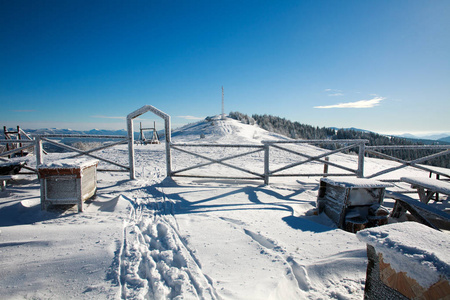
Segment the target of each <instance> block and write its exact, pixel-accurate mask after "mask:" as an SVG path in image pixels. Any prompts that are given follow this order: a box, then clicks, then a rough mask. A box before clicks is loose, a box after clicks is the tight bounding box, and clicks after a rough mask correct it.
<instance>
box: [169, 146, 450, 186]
mask: <svg viewBox="0 0 450 300" xmlns="http://www.w3.org/2000/svg"><path fill="white" fill-rule="evenodd" d="M368 143H369V141H368V140H363V139H360V140H294V141H292V140H283V141H263V145H248V144H188V143H184V144H175V143H172V144H171V145H170V148H171V149H173V150H176V151H179V152H183V153H186V154H190V155H192V156H195V157H198V158H201V159H205V160H207V161H208V162H205V163H201V164H197V165H194V166H190V167H186V168H183V169H180V170H176V171H171V173H170V174H171V176H175V177H176V176H178V177H192V178H220V179H223V178H226V179H259V180H260V179H263V180H264V182H265V184H268V183H269V179H270V177H297V176H356V177H360V178H376V177H379V176H381V175H385V174H388V173H391V172H394V171H396V170H399V169H402V168H405V167H408V166H410V167H414V168H417V169H420V170H423V171H426V172H430V173H435V174H436V175H441V176H445V177H448V178H450V174H449V173H443V172H441V171H439V170H436V169H433V168H431V167H428V166H424V165H421V164H420V163H423V162H425V161H429V160H431V159H434V158H437V157H441V156H444V155H448V154H450V145H408V146H399V145H394V146H367V145H366V144H368ZM288 144H291V145H292V144H309V145H333V144H334V145H339V146H340V148H338V149H334V150H326V149H322V150H323V151H325V152H324V153H321V154H319V155H308V154H306V153H304V152H302V151H299V150H293V149H289V148H286V146H285V145H288ZM185 147H204V148H214V147H220V148H256V150H253V151H248V152H244V153H240V154H235V155H231V156H228V157H225V158H220V159H217V158H210V157H206V156H205V155H202V154H199V153H194V152H192V151H189V150H186V149H183V148H185ZM272 148H273V149H277V150H280V151H284V152H287V153H290V154H294V155H296V156H299V157H301V158H304V159H303V160H298V161H292V162H291V163H290V164H287V165H285V166H282V167H278V168H277V169H270V166H271V160H270V149H272ZM350 149H357V151H355V152H357V153H358V159H357V164H356V167H355V168H351V167H348V166H344V165H342V164H339V163H336V162H331V161H329V160H328V157H329V156H330V155H333V154H336V153H339V152H345V151H348V150H350ZM383 150H410V151H418V150H437V151H439V150H442V151H440V152H439V153H435V154H431V155H426V156H424V157H421V158H417V159H414V160H411V161H408V160H404V159H400V158H397V157H395V156H392V155H388V154H385V153H381V152H380V151H383ZM257 152H264V162H263V164H264V173H262V174H260V173H256V172H253V171H250V170H248V169H245V168H243V167H238V166H234V165H231V164H228V163H226V161H228V160H231V159H234V158H239V157H243V156H246V155H250V154H254V153H257ZM367 154H371V155H374V156H378V157H381V158H383V159H388V160H392V161H395V162H398V163H400V165H399V166H395V167H391V168H387V169H385V170H382V171H379V172H377V173H374V174H370V175H368V176H365V174H364V161H365V156H366V155H367ZM311 162H319V163H322V164H324V166H326V168H324V172H323V173H311V172H310V173H287V172H284V173H281V172H282V171H286V170H289V169H292V168H294V167H298V166H302V165H305V164H307V163H311ZM213 164H220V165H223V166H226V167H230V168H232V169H236V170H239V171H242V172H245V173H247V174H250V175H252V177H224V176H206V175H201V174H192V175H188V174H185V173H184V172H186V171H191V170H194V169H198V168H201V167H205V166H208V165H213ZM419 164H420V165H419ZM328 166H332V167H335V168H338V169H340V170H343V171H345V172H346V173H344V172H342V173H337V172H334V173H329V172H328V171H325V170H327V169H328ZM384 180H385V181H395V180H389V179H384Z"/></svg>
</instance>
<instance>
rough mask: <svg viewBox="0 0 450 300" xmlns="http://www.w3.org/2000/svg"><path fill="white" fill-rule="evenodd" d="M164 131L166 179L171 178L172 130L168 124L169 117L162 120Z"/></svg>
mask: <svg viewBox="0 0 450 300" xmlns="http://www.w3.org/2000/svg"><path fill="white" fill-rule="evenodd" d="M164 131H165V136H166V172H167V177H172V155H171V143H172V128H171V124H170V116H169V115H168V116H167V117H166V118H165V119H164Z"/></svg>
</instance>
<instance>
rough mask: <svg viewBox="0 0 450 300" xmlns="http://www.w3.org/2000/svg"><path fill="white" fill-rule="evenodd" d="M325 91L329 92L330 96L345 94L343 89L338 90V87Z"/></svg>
mask: <svg viewBox="0 0 450 300" xmlns="http://www.w3.org/2000/svg"><path fill="white" fill-rule="evenodd" d="M325 92H327V93H328V96H330V97H336V96H344V94H343V93H342V90H337V89H325Z"/></svg>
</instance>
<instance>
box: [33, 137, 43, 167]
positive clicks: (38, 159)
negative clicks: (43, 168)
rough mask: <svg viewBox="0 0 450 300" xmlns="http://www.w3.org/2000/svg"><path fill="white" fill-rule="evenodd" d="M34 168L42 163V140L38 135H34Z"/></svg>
mask: <svg viewBox="0 0 450 300" xmlns="http://www.w3.org/2000/svg"><path fill="white" fill-rule="evenodd" d="M35 143H36V147H35V148H36V149H35V151H36V168H37V167H39V166H40V165H42V164H43V163H44V151H43V150H42V140H41V137H40V136H37V137H36V142H35Z"/></svg>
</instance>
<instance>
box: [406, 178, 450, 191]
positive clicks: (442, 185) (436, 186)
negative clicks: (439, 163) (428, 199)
mask: <svg viewBox="0 0 450 300" xmlns="http://www.w3.org/2000/svg"><path fill="white" fill-rule="evenodd" d="M401 180H402V181H404V182H407V183H410V184H412V185H417V186H426V187H428V188H430V189H431V190H433V191H438V192H440V193H443V194H447V195H450V183H449V182H447V181H442V180H436V179H433V178H426V177H402V178H401Z"/></svg>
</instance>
